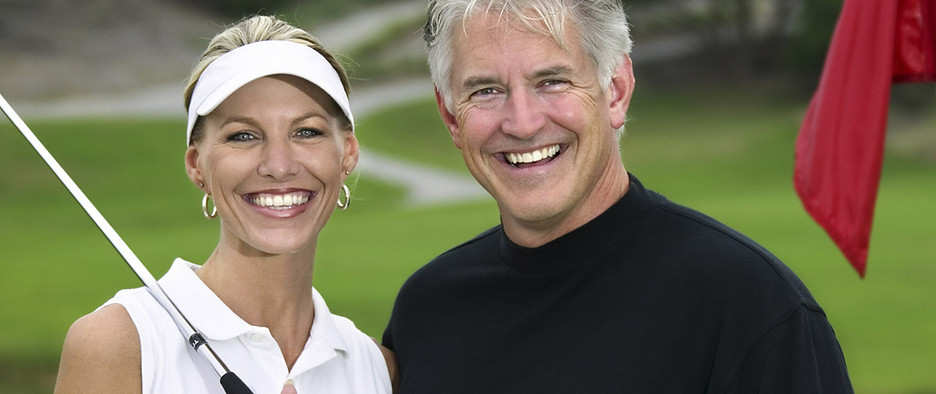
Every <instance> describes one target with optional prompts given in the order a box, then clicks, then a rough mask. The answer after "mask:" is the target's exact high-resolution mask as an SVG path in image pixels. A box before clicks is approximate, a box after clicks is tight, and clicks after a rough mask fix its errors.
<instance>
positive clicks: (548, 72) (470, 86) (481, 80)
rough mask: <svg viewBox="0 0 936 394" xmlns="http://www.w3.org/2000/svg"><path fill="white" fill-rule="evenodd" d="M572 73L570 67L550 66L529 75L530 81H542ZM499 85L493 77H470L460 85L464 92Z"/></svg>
mask: <svg viewBox="0 0 936 394" xmlns="http://www.w3.org/2000/svg"><path fill="white" fill-rule="evenodd" d="M571 72H572V67H569V66H552V67H547V68H544V69H540V70H537V71H536V72H534V73H533V74H532V75H531V78H530V79H543V78H549V77H555V76H557V75H565V74H569V73H571ZM497 84H500V81H499V80H498V79H497V78H495V77H471V78H468V79H466V80H465V82H464V83H462V88H464V89H465V90H466V91H473V90H474V89H477V88H478V87H479V86H491V85H497Z"/></svg>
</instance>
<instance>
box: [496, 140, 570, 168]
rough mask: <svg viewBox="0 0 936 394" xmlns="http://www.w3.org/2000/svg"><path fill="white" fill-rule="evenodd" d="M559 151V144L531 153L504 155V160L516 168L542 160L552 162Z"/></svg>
mask: <svg viewBox="0 0 936 394" xmlns="http://www.w3.org/2000/svg"><path fill="white" fill-rule="evenodd" d="M559 151H560V148H559V144H555V145H550V146H547V147H545V148H541V149H537V150H534V151H531V152H511V153H504V159H505V160H507V163H509V164H511V165H513V166H514V167H520V166H521V165H524V164H533V163H537V162H540V161H542V160H551V159H552V158H554V157H556V156H557V155H558V154H559Z"/></svg>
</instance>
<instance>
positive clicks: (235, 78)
mask: <svg viewBox="0 0 936 394" xmlns="http://www.w3.org/2000/svg"><path fill="white" fill-rule="evenodd" d="M276 74H288V75H294V76H297V77H299V78H302V79H305V80H307V81H309V82H312V83H313V84H315V86H318V87H319V88H321V89H322V90H323V91H325V93H326V94H328V95H329V96H330V97H331V98H332V100H335V103H337V104H338V107H339V108H341V112H343V113H344V115H345V116H347V117H348V120H349V121H351V127H352V128H353V127H354V117H353V116H352V115H351V106H350V104H349V103H348V94H347V92H345V90H344V86H343V85H342V84H341V78H339V77H338V72H337V71H335V69H334V68H333V67H332V66H331V64H329V63H328V61H327V60H325V58H324V57H323V56H322V55H321V54H320V53H318V51H316V50H315V49H312V48H310V47H308V46H306V45H303V44H299V43H295V42H290V41H272V40H271V41H258V42H254V43H250V44H247V45H244V46H240V47H237V48H235V49H233V50H231V51H230V52H228V53H225V54H224V55H221V56H220V57H218V58H217V59H215V60H214V61H213V62H211V64H210V65H208V67H207V68H205V71H204V72H202V75H201V76H200V77H199V78H198V82H197V83H196V84H195V89H194V90H193V91H192V101H191V103H190V104H189V110H188V127H187V131H186V133H185V145H186V146H188V144H189V141H191V139H192V128H193V127H195V121H196V120H198V117H199V116H205V115H208V114H210V113H211V111H214V110H215V108H218V105H221V102H222V101H224V99H226V98H228V96H230V95H231V94H232V93H234V92H235V91H236V90H237V89H240V88H241V87H242V86H244V85H246V84H247V83H248V82H250V81H253V80H255V79H258V78H262V77H266V76H270V75H276Z"/></svg>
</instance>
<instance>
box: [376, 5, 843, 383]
mask: <svg viewBox="0 0 936 394" xmlns="http://www.w3.org/2000/svg"><path fill="white" fill-rule="evenodd" d="M628 34H629V33H628V30H627V23H626V21H625V14H624V10H623V6H622V4H621V2H620V0H591V1H575V0H526V1H524V0H478V1H472V0H434V1H430V3H429V20H428V22H427V24H426V27H425V38H426V41H427V44H428V48H429V63H430V69H431V72H432V77H433V82H434V83H435V87H436V101H437V103H438V107H439V112H440V114H441V117H442V120H443V122H444V123H445V125H446V126H447V128H448V129H449V132H450V133H451V135H452V140H453V141H454V143H455V146H456V147H458V148H459V149H460V150H461V151H462V155H463V157H464V160H465V163H466V165H467V167H468V169H469V170H470V171H471V173H472V175H474V177H475V179H477V180H478V182H479V183H480V184H481V185H482V186H483V187H484V188H485V189H486V190H487V191H488V192H489V193H490V194H491V195H492V196H493V197H494V199H495V200H496V201H497V205H498V209H499V211H500V217H501V225H499V226H497V227H494V228H492V229H490V230H488V231H486V232H484V233H482V234H480V235H479V236H477V237H476V238H474V239H472V240H470V241H468V242H466V243H464V244H462V245H460V246H458V247H456V248H454V249H452V250H450V251H448V252H446V253H444V254H442V255H441V256H439V257H437V258H436V259H435V260H433V261H432V262H430V263H429V264H428V265H426V266H425V267H423V268H421V269H420V270H419V271H417V272H416V273H415V274H413V276H412V277H411V278H410V279H409V280H408V281H407V282H406V284H405V285H404V286H403V288H402V289H401V291H400V294H399V296H398V298H397V301H396V305H395V306H394V310H393V315H392V317H391V319H390V323H389V326H388V327H387V330H386V332H385V333H384V344H385V345H387V346H388V347H390V348H392V349H394V350H395V351H396V354H397V357H398V358H399V366H400V371H401V373H402V382H401V392H403V393H621V392H635V393H753V392H760V393H773V392H776V393H814V392H824V393H841V392H852V388H851V384H850V383H849V379H848V373H847V370H846V367H845V361H844V358H843V356H842V352H841V349H840V347H839V345H838V342H837V340H836V338H835V334H834V333H833V331H832V328H831V327H830V325H829V322H828V321H827V319H826V317H825V315H824V313H823V311H822V309H821V308H820V307H819V305H818V304H817V303H816V301H815V300H814V299H813V298H812V296H811V295H810V294H809V291H808V290H807V289H806V287H805V286H804V285H803V284H802V283H801V282H800V281H799V279H797V278H796V276H795V275H794V274H793V273H792V272H791V271H790V270H789V269H788V268H787V267H786V266H784V265H783V264H782V263H781V262H780V261H779V260H778V259H777V258H775V257H774V256H772V255H771V254H769V253H768V252H767V251H766V250H764V249H763V248H761V247H760V246H758V245H757V244H755V243H754V242H753V241H751V240H749V239H748V238H746V237H744V236H743V235H741V234H738V233H737V232H735V231H733V230H731V229H729V228H727V227H726V226H724V225H722V224H720V223H718V222H716V221H715V220H713V219H711V218H709V217H706V216H704V215H702V214H700V213H698V212H695V211H692V210H690V209H688V208H685V207H682V206H680V205H677V204H674V203H672V202H669V201H667V200H666V199H665V198H664V197H662V196H661V195H659V194H657V193H655V192H653V191H650V190H648V189H646V188H644V186H643V185H641V184H640V182H639V181H638V180H637V179H636V178H635V177H633V176H632V175H630V174H628V172H627V171H626V170H625V169H624V165H623V164H622V160H621V156H620V153H619V146H618V143H619V138H620V129H621V128H622V127H623V126H624V123H625V118H626V115H627V108H628V104H629V102H630V99H631V93H632V92H633V89H634V77H633V71H632V68H631V61H630V58H629V56H628V53H629V51H630V45H631V43H630V38H629V35H628Z"/></svg>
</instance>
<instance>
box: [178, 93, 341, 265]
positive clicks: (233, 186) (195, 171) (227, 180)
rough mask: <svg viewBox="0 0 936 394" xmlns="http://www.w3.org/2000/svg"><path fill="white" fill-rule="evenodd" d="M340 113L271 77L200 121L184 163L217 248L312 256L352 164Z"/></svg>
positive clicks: (323, 97) (318, 96) (321, 96)
mask: <svg viewBox="0 0 936 394" xmlns="http://www.w3.org/2000/svg"><path fill="white" fill-rule="evenodd" d="M340 113H341V111H340V110H339V109H338V107H337V105H336V104H335V103H334V102H333V101H332V100H331V98H330V97H329V96H328V95H327V94H326V93H325V92H323V91H322V90H321V89H319V88H318V87H317V86H315V85H313V84H312V83H310V82H308V81H306V80H304V79H301V78H297V77H293V76H286V75H276V76H270V77H264V78H260V79H257V80H255V81H252V82H250V83H248V84H246V85H244V86H243V87H241V88H240V89H238V90H237V91H235V92H234V93H233V94H231V95H230V96H229V97H228V98H227V99H225V100H224V101H223V102H222V103H221V105H219V106H218V108H216V109H215V110H214V111H212V112H211V113H210V114H208V115H207V116H205V119H203V122H204V123H203V125H204V126H203V127H204V131H205V134H204V136H203V138H201V139H200V140H199V142H197V143H195V144H193V145H192V146H190V147H189V148H188V150H187V151H186V157H185V164H186V169H187V171H188V174H189V178H191V179H192V182H194V183H195V184H196V185H198V186H199V187H200V188H201V189H202V190H203V191H204V192H205V193H209V194H211V196H212V198H213V200H214V202H215V205H216V206H217V207H218V213H219V215H220V217H221V223H222V225H221V245H222V246H226V247H233V248H236V250H238V251H240V252H241V253H242V254H247V255H254V254H259V255H271V254H290V253H297V252H301V251H304V250H305V251H313V250H314V247H315V242H316V240H317V238H318V234H319V232H320V231H321V230H322V228H323V227H324V226H325V223H326V222H327V221H328V218H329V217H330V216H331V214H332V212H333V211H334V209H335V206H336V205H335V203H336V201H337V199H338V194H339V191H340V190H341V185H342V183H343V182H344V180H345V178H346V177H347V172H350V171H351V170H353V169H354V166H355V165H356V164H357V159H358V143H357V139H356V138H355V136H354V134H353V133H352V132H351V131H348V130H342V129H341V128H340V126H339V125H340V121H339V118H338V116H339V114H340ZM202 185H203V186H202Z"/></svg>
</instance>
